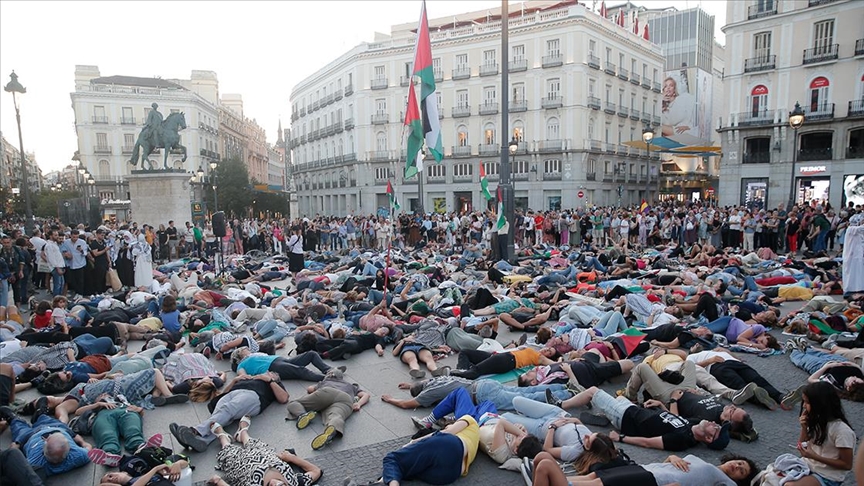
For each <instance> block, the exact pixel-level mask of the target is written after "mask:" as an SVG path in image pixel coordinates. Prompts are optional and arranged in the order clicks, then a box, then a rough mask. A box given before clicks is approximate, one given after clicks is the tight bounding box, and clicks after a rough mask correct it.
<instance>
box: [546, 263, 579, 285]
mask: <svg viewBox="0 0 864 486" xmlns="http://www.w3.org/2000/svg"><path fill="white" fill-rule="evenodd" d="M575 278H576V268H575V267H573V266H572V265H571V266H568V267H567V269H566V270H559V271H556V272H550V273H549V275H544V276H542V277H540V278H538V279H537V284H538V285H549V284H550V283H555V284H564V283H567V282H569V281H571V280H573V279H575Z"/></svg>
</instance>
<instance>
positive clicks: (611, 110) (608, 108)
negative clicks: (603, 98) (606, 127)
mask: <svg viewBox="0 0 864 486" xmlns="http://www.w3.org/2000/svg"><path fill="white" fill-rule="evenodd" d="M615 108H616V106H615V103H612V102H611V101H607V102H606V104H605V105H604V106H603V111H605V112H606V113H609V114H610V115H614V114H615Z"/></svg>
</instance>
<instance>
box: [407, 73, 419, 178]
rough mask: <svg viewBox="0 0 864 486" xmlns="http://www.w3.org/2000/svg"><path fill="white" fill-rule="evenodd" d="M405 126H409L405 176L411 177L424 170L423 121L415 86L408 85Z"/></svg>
mask: <svg viewBox="0 0 864 486" xmlns="http://www.w3.org/2000/svg"><path fill="white" fill-rule="evenodd" d="M404 123H405V127H406V128H408V153H407V155H406V157H405V178H406V179H410V178H412V177H414V176H415V175H417V173H418V172H423V154H422V152H421V151H422V149H423V122H421V121H420V110H419V109H418V108H417V95H415V94H414V86H412V85H410V84H409V85H408V107H407V108H406V109H405V122H404Z"/></svg>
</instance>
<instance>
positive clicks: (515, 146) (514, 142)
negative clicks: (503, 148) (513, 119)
mask: <svg viewBox="0 0 864 486" xmlns="http://www.w3.org/2000/svg"><path fill="white" fill-rule="evenodd" d="M509 149H510V155H514V154H515V153H516V151H517V150H519V141H518V140H516V137H513V138H512V139H510V147H509Z"/></svg>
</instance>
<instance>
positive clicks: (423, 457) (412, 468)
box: [383, 426, 476, 485]
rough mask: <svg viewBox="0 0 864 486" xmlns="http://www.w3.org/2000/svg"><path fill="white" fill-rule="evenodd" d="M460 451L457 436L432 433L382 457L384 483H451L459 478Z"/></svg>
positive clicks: (460, 467) (461, 448)
mask: <svg viewBox="0 0 864 486" xmlns="http://www.w3.org/2000/svg"><path fill="white" fill-rule="evenodd" d="M475 427H476V426H475ZM464 449H465V446H464V445H463V444H462V439H460V438H459V437H456V436H455V435H452V434H444V433H441V432H435V433H434V434H433V435H431V436H429V437H426V438H424V439H423V440H420V441H417V442H414V443H413V444H409V445H407V446H405V447H403V448H401V449H398V450H395V451H393V452H390V453H388V454H387V455H386V456H384V475H383V476H384V484H389V483H390V481H399V482H402V481H404V480H407V479H419V480H421V481H423V482H426V483H429V484H435V485H438V484H451V483H453V482H455V481H456V480H457V479H459V477H460V476H461V475H462V451H463V450H464Z"/></svg>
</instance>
